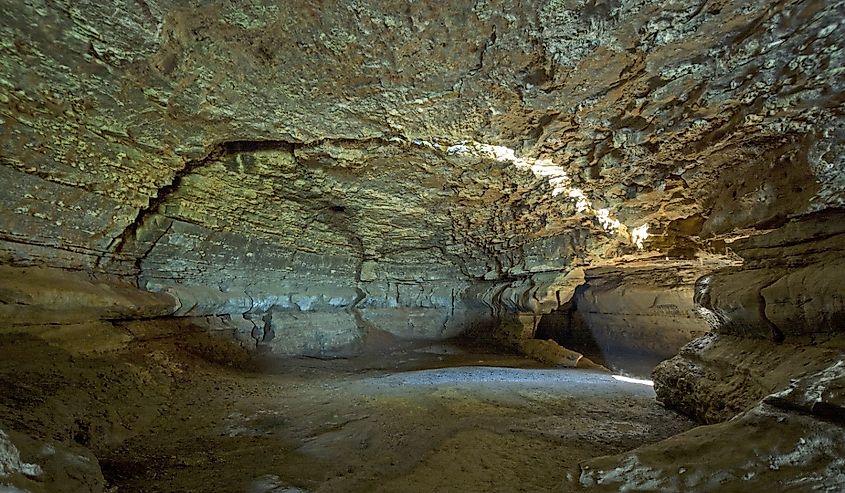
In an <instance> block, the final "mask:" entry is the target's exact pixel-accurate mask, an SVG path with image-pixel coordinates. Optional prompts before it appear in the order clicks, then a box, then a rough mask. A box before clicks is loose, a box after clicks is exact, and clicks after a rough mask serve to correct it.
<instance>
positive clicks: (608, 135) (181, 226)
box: [0, 0, 845, 314]
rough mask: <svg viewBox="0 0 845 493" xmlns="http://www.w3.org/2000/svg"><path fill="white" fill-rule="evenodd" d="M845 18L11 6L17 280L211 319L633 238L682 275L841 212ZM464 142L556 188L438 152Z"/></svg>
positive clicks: (471, 4) (10, 231)
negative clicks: (113, 288) (112, 291)
mask: <svg viewBox="0 0 845 493" xmlns="http://www.w3.org/2000/svg"><path fill="white" fill-rule="evenodd" d="M844 9H845V7H843V3H842V2H818V1H816V2H789V1H779V2H774V3H772V2H767V1H762V0H761V1H756V2H746V1H739V0H737V1H725V2H704V1H701V2H692V3H690V2H662V1H661V2H658V1H650V0H641V1H635V2H607V3H605V2H582V1H576V2H561V1H557V0H550V1H539V0H538V1H535V2H529V3H528V4H524V3H516V2H512V1H509V0H502V1H493V0H491V1H461V2H451V3H450V4H449V5H437V6H434V5H421V4H413V3H412V4H408V3H405V2H399V1H391V0H383V1H373V2H355V3H351V4H342V5H337V6H328V5H325V6H322V7H320V8H319V9H318V8H317V7H314V6H312V5H310V4H306V3H294V4H291V5H290V6H286V7H285V8H280V7H278V5H276V4H275V3H273V2H252V3H250V4H248V5H247V4H244V5H237V4H231V3H215V2H212V3H208V2H190V1H177V0H172V1H171V0H161V1H144V2H135V3H119V2H118V3H113V2H71V3H68V2H58V3H42V2H38V1H35V2H28V3H23V4H22V3H20V2H10V3H9V4H8V5H5V6H4V8H3V11H4V12H6V15H5V16H4V19H3V21H2V26H1V27H2V34H3V39H5V40H6V42H4V43H3V44H2V46H0V49H1V50H2V67H0V105H1V106H0V115H2V120H3V125H2V136H3V139H2V141H3V152H2V166H0V173H2V174H3V176H4V177H5V178H4V180H3V181H4V183H5V184H6V187H4V193H3V194H2V199H1V200H2V201H3V204H4V208H3V211H2V214H0V238H1V239H2V250H1V251H2V259H3V261H4V262H6V263H16V264H49V265H51V266H56V267H65V268H75V269H79V268H84V269H100V270H106V271H108V272H111V273H114V274H122V275H129V276H136V275H140V279H141V282H142V285H143V286H146V287H148V288H151V289H161V290H171V291H173V292H175V293H176V294H177V296H178V297H179V298H180V299H181V300H182V305H183V306H182V309H181V313H192V314H203V313H211V312H214V313H224V312H228V313H243V312H244V311H248V310H249V309H250V308H249V307H271V306H275V305H276V301H277V300H281V301H280V303H282V304H283V303H284V302H285V300H286V299H287V298H290V297H291V296H294V295H296V296H305V297H313V296H317V295H316V294H315V293H304V292H300V289H301V288H300V287H299V286H295V287H289V286H285V285H286V284H297V282H298V281H296V280H293V278H294V277H296V274H294V273H292V271H293V272H303V273H304V272H305V270H304V269H303V267H302V266H303V265H305V264H307V265H309V266H312V265H313V266H319V268H317V267H315V269H314V270H313V271H309V272H308V273H307V274H305V275H308V276H313V277H314V278H315V282H316V283H317V284H328V287H327V288H326V289H325V292H320V293H319V296H322V297H323V298H324V299H326V300H327V301H328V302H331V300H332V299H334V298H337V299H339V300H342V301H338V303H341V304H343V305H344V306H349V305H350V304H355V303H356V302H355V301H354V300H358V299H359V296H360V293H359V292H358V290H359V289H360V290H363V291H365V294H364V296H365V297H366V298H368V299H369V294H368V287H372V288H373V290H374V294H373V296H372V298H373V299H381V298H380V296H381V295H382V293H389V292H390V291H391V290H393V289H394V286H395V285H403V284H404V283H406V282H407V283H409V284H413V285H414V286H411V289H412V290H416V289H419V290H420V291H421V292H422V293H423V294H422V296H429V297H433V298H441V297H442V296H443V295H444V294H445V293H450V295H449V296H450V297H451V296H452V294H451V293H461V292H462V290H463V288H464V286H465V284H466V283H467V282H472V281H473V280H474V279H478V278H484V279H487V280H490V281H498V282H502V283H504V284H511V283H512V282H514V279H512V278H511V277H512V275H513V274H514V273H516V275H518V276H523V278H524V277H525V276H524V272H528V271H532V267H531V265H530V264H531V263H532V262H534V263H535V264H538V265H539V264H542V265H543V267H542V269H541V270H554V269H561V268H563V269H564V270H566V269H569V268H570V265H569V263H570V262H569V261H565V262H563V264H564V265H561V263H560V262H556V261H553V262H552V263H551V264H549V263H548V259H549V258H552V259H554V258H555V256H556V255H557V253H556V252H557V251H558V250H557V249H558V248H559V246H558V245H562V244H569V245H571V246H572V248H570V249H569V250H568V251H567V252H566V253H564V254H562V255H561V256H563V257H567V256H571V255H572V254H573V252H574V255H575V257H577V258H586V259H593V260H596V259H606V258H612V257H614V256H618V255H621V254H625V253H630V252H631V251H632V250H634V247H633V245H632V243H634V242H635V241H632V240H634V238H633V237H632V236H631V235H629V234H628V235H626V234H625V233H626V232H630V231H633V230H634V229H635V228H639V227H642V226H644V225H647V226H648V228H649V229H648V230H649V231H650V232H651V234H652V235H655V236H653V237H652V238H651V240H652V241H651V242H650V243H649V242H648V241H647V242H646V247H647V248H654V249H657V250H659V251H660V252H662V253H665V254H668V255H673V256H686V257H690V256H693V255H695V253H696V252H698V251H701V250H702V249H707V248H717V247H718V246H719V245H720V244H721V243H720V242H721V241H723V239H724V238H731V237H733V236H734V235H735V232H736V231H737V230H738V229H742V228H753V227H770V226H772V225H776V224H779V223H782V222H783V221H784V220H785V218H788V217H789V216H792V215H795V214H801V213H806V212H810V211H815V210H821V209H825V208H829V207H835V206H841V205H842V204H843V194H842V192H843V187H845V184H843V180H842V174H841V169H842V155H843V153H842V152H841V150H842V142H843V128H842V123H841V119H840V118H839V116H838V115H839V114H840V112H841V108H842V101H841V97H839V94H841V92H842V89H843V88H842V81H841V80H842V78H841V77H838V76H837V74H838V70H839V67H841V66H842V61H843V49H842V46H841V40H842V38H843V36H842V33H843V29H845V26H843V25H842V24H841V23H840V21H839V19H840V18H841V17H842V14H843V11H845V10H844ZM470 141H479V142H484V143H487V144H493V145H503V146H508V147H510V148H513V149H515V151H516V155H517V156H519V155H521V156H523V157H525V158H543V159H547V160H549V162H550V163H552V164H551V165H550V166H551V167H550V166H548V165H544V166H540V167H539V168H535V169H533V170H532V171H528V170H525V169H523V170H522V171H521V172H517V170H509V169H508V168H509V166H508V165H510V164H513V160H508V159H505V158H504V157H502V156H501V155H500V156H494V157H492V158H491V157H487V158H481V159H478V158H477V156H475V157H473V156H461V155H459V154H460V153H458V152H455V153H454V154H455V155H450V154H449V153H444V152H443V150H445V149H454V148H455V146H459V145H460V144H461V143H462V142H463V143H465V142H470ZM432 143H435V144H436V145H433V144H432ZM510 167H512V166H510ZM487 180H489V181H487ZM544 181H545V182H546V183H545V184H542V182H544ZM555 193H557V194H558V198H559V200H558V201H557V203H556V204H554V205H549V206H548V208H546V207H544V206H543V204H547V203H548V195H554V194H555ZM614 221H620V223H619V225H618V226H619V227H616V223H615V222H614ZM602 225H603V226H605V227H604V228H603V227H601V226H602ZM608 226H609V227H608ZM606 229H610V230H611V231H610V232H608V231H606ZM617 230H618V231H619V232H621V233H623V234H621V236H617V235H616V234H615V232H616V231H617ZM708 238H715V239H708ZM617 240H618V241H617ZM714 245H715V246H714ZM250 254H252V255H251V256H250ZM311 255H316V257H312V256H311ZM297 256H298V257H299V259H296V258H293V257H297ZM523 259H524V260H525V263H526V265H525V266H523V265H522V263H523ZM531 259H539V260H531ZM373 261H375V262H376V263H375V264H372V263H369V262H373ZM420 269H424V270H426V271H427V272H428V271H433V272H437V274H435V275H434V277H435V278H434V279H427V278H425V277H424V278H423V280H422V281H420V280H418V277H419V275H418V274H417V272H418V271H419V270H420ZM224 271H225V272H230V271H231V273H232V276H231V277H233V278H234V279H235V280H234V281H232V282H226V281H223V280H221V279H219V278H220V277H221V272H224ZM332 271H335V272H332ZM446 271H448V274H444V272H446ZM520 272H522V273H520ZM336 274H337V275H336ZM329 275H330V277H331V280H330V281H322V280H320V279H321V278H323V277H325V276H329ZM373 276H375V278H373ZM227 277H229V276H227ZM182 278H190V281H189V282H188V283H187V285H184V286H183V285H181V284H182ZM242 278H249V279H251V281H250V283H249V284H250V285H249V286H245V285H244V283H243V282H242ZM410 278H413V281H408V279H410ZM252 280H254V281H255V282H253V281H252ZM361 282H374V283H375V284H374V285H370V286H362V285H361ZM279 283H281V284H282V285H283V287H282V288H280V289H271V288H268V286H275V285H277V284H279ZM399 291H401V289H399ZM335 295H336V296H335ZM319 296H318V297H319ZM399 297H400V298H401V294H400V296H399ZM455 297H456V299H457V298H459V296H457V295H456V296H455ZM416 299H419V297H416ZM359 301H360V300H359ZM291 303H294V302H293V301H291ZM373 303H375V301H373ZM398 303H399V304H400V305H401V306H406V307H416V306H417V305H415V303H417V301H413V302H405V301H402V300H400V301H399V302H398ZM419 303H424V302H419ZM451 306H454V304H452V305H450V308H449V310H451V309H452V308H451ZM244 307H247V310H244ZM262 309H265V308H262ZM495 309H498V307H494V310H495Z"/></svg>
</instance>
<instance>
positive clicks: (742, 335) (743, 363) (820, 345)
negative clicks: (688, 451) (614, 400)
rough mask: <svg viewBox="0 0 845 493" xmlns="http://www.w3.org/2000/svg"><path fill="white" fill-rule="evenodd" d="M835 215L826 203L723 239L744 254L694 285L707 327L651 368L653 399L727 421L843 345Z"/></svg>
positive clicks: (844, 245) (844, 218)
mask: <svg viewBox="0 0 845 493" xmlns="http://www.w3.org/2000/svg"><path fill="white" fill-rule="evenodd" d="M843 228H845V214H844V213H843V212H842V211H836V210H829V211H825V212H820V213H816V214H812V215H808V216H805V217H802V218H799V219H795V220H793V221H791V222H789V223H788V224H786V225H784V226H782V227H781V228H778V229H775V230H773V231H771V232H769V233H766V234H762V235H757V236H752V237H749V238H746V239H742V240H737V241H735V242H733V243H732V244H731V248H732V249H734V250H735V251H736V252H737V253H738V254H739V255H741V256H742V257H743V259H744V260H745V262H744V263H743V265H742V266H741V267H733V268H730V269H724V270H719V271H716V272H714V273H712V274H709V275H707V276H704V277H702V278H701V279H699V280H698V282H697V284H696V294H695V298H696V302H697V304H698V307H699V310H700V311H701V313H702V315H703V317H704V318H705V319H707V320H708V321H709V322H710V323H711V326H712V330H713V332H714V333H713V334H711V335H708V336H707V337H705V338H703V339H699V340H697V341H694V342H693V343H691V344H690V345H688V346H686V347H685V348H684V349H683V350H682V351H681V353H680V354H679V355H678V356H677V357H675V358H673V359H671V360H669V361H667V362H665V363H663V364H662V365H661V366H659V367H658V368H657V369H656V370H655V373H654V379H655V390H656V391H657V395H658V398H659V399H661V400H662V401H663V402H664V403H666V404H667V405H668V406H671V407H675V408H677V409H680V410H682V411H684V412H686V413H688V414H690V415H692V416H696V417H697V418H699V419H702V420H704V421H707V422H717V421H721V420H725V419H728V418H730V417H732V416H733V415H735V414H736V413H738V412H740V411H742V410H745V409H747V408H749V407H750V406H751V405H753V404H754V403H755V402H756V401H758V400H759V399H761V398H763V397H764V396H765V395H767V394H769V393H771V392H774V391H777V390H781V389H783V388H784V387H785V386H787V385H788V384H789V383H790V381H791V379H793V378H798V377H800V376H802V375H805V374H806V373H807V372H811V371H813V370H820V369H821V368H823V367H825V366H827V365H828V364H829V363H830V362H831V361H833V360H835V359H836V358H837V357H838V355H840V354H841V352H842V351H843V350H845V342H843V341H845V338H843V333H845V304H843V299H845V297H844V296H845V293H843V290H842V286H843V285H845V271H844V270H843V269H842V268H841V267H842V259H843V253H845V234H843V232H845V229H843Z"/></svg>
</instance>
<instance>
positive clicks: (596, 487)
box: [578, 360, 845, 492]
mask: <svg viewBox="0 0 845 493" xmlns="http://www.w3.org/2000/svg"><path fill="white" fill-rule="evenodd" d="M843 368H845V366H843V361H842V360H838V361H836V362H835V363H833V364H832V365H830V366H828V367H827V368H824V369H823V370H821V371H819V372H816V373H813V374H811V375H808V376H806V377H804V378H802V379H799V380H798V381H796V382H794V383H793V384H792V385H790V386H789V387H788V388H787V389H785V390H783V391H781V392H778V393H775V394H772V395H770V396H768V397H767V398H766V399H765V400H764V402H762V403H760V404H758V405H756V406H755V407H753V408H752V409H750V410H748V411H746V412H743V413H742V414H739V415H738V416H737V417H736V418H734V419H732V420H730V421H727V422H724V423H721V424H717V425H712V426H703V427H699V428H695V429H692V430H690V431H687V432H685V433H682V434H680V435H677V436H674V437H672V438H670V439H668V440H666V441H664V442H661V443H660V444H657V445H656V446H646V447H642V448H639V449H635V450H634V451H632V452H629V453H626V454H621V455H619V456H613V457H605V458H600V459H595V460H593V461H590V462H588V463H587V464H585V465H582V467H581V474H580V477H579V479H578V482H579V483H580V485H581V486H582V487H586V490H587V491H620V490H628V491H637V490H646V491H666V492H669V491H702V492H705V491H769V490H771V491H808V492H809V491H813V492H835V491H840V490H841V489H842V485H843V484H845V459H843V454H845V428H843V425H845V421H843V416H845V401H843V393H842V389H843V379H844V378H845V377H843V375H845V373H843Z"/></svg>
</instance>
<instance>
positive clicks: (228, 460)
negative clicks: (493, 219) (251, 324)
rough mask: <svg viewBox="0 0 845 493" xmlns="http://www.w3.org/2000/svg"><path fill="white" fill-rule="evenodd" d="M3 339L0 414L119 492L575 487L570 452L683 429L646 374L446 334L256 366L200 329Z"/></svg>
mask: <svg viewBox="0 0 845 493" xmlns="http://www.w3.org/2000/svg"><path fill="white" fill-rule="evenodd" d="M0 350H2V351H3V354H4V355H6V356H7V357H6V358H4V359H3V361H2V362H0V396H1V397H0V425H2V426H10V427H11V428H12V429H17V430H19V431H24V432H27V433H30V434H35V435H41V436H43V437H44V438H46V439H54V440H64V441H69V440H72V441H74V442H76V443H79V444H82V445H85V446H87V447H89V448H91V449H92V450H93V451H94V453H95V454H96V456H97V457H98V459H99V460H100V464H101V466H102V469H103V472H104V475H105V477H106V479H107V481H108V482H109V485H110V486H111V487H112V491H118V492H159V491H161V492H187V491H197V492H205V491H215V492H229V491H231V492H255V493H258V492H271V491H272V492H295V491H308V492H335V491H337V492H434V491H439V492H452V491H454V492H468V491H472V492H482V491H490V492H508V491H567V488H568V486H566V485H565V484H564V480H565V478H566V477H567V475H575V476H576V477H577V474H578V463H579V461H583V460H586V459H589V458H592V457H596V456H601V455H607V454H614V453H618V452H621V451H624V450H627V449H631V448H634V447H637V446H639V445H642V444H645V443H652V442H655V441H658V440H661V439H663V438H666V437H668V436H670V435H673V434H676V433H679V432H681V431H684V430H686V429H689V428H691V427H692V426H693V423H692V422H690V421H688V420H686V419H684V418H683V417H681V416H679V415H677V414H675V413H673V412H671V411H668V410H665V409H663V408H662V407H661V406H660V405H658V404H657V403H656V402H655V401H654V393H653V391H652V389H651V387H649V386H646V385H640V384H633V383H625V382H620V381H617V380H615V379H613V378H612V376H610V375H608V374H604V373H599V372H593V371H586V370H570V369H554V368H543V367H539V366H538V365H537V364H536V363H535V362H533V361H530V360H526V359H524V358H522V357H519V356H513V355H501V354H493V353H491V352H489V350H486V349H485V348H477V347H475V348H473V347H467V346H463V345H454V344H436V345H416V346H408V345H401V344H400V345H393V346H392V347H390V348H383V349H382V350H380V351H378V352H370V353H368V354H367V355H365V356H363V357H359V358H354V359H345V360H329V361H324V360H316V359H307V358H298V359H289V360H283V361H278V360H274V361H272V362H261V363H259V362H256V361H254V360H253V359H251V358H250V357H249V356H247V355H246V353H245V352H242V351H240V350H239V349H235V348H234V346H233V345H231V344H228V343H224V342H221V341H219V340H216V339H214V338H211V337H208V336H205V335H202V334H194V335H191V336H190V337H180V338H161V339H155V340H149V341H145V342H141V343H132V344H131V345H130V346H129V347H127V348H122V349H119V350H112V351H106V352H102V353H98V354H96V355H91V354H88V355H79V354H73V353H72V352H69V351H66V350H64V349H61V348H59V347H57V346H55V345H47V344H46V343H44V342H43V341H42V340H40V339H35V338H29V337H26V336H20V335H18V336H13V335H4V336H2V337H0ZM33 355H38V356H37V357H34V356H33ZM224 361H225V362H226V363H227V364H225V365H224V364H221V363H222V362H224Z"/></svg>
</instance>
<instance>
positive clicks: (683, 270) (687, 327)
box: [535, 260, 709, 375]
mask: <svg viewBox="0 0 845 493" xmlns="http://www.w3.org/2000/svg"><path fill="white" fill-rule="evenodd" d="M639 264H640V265H639V266H638V265H637V263H636V262H634V263H631V264H628V265H627V266H625V267H601V268H593V269H588V270H587V271H586V273H585V279H584V283H583V284H582V285H580V286H578V288H577V289H576V291H575V293H574V295H573V296H572V299H571V301H570V302H569V303H567V304H565V305H563V306H562V307H560V308H559V309H558V310H556V311H554V312H551V313H549V314H547V315H544V316H543V317H542V319H541V320H540V322H539V324H538V326H537V331H536V334H535V337H538V338H541V339H553V340H555V341H557V342H559V343H560V344H561V345H563V346H566V347H568V348H572V349H576V350H578V351H581V352H584V353H585V354H587V355H589V356H590V357H591V358H593V359H596V360H597V361H601V362H602V364H605V365H607V366H608V367H611V368H613V369H615V370H620V371H626V372H629V373H638V374H641V375H647V374H648V373H650V372H651V369H652V368H653V367H654V366H655V365H656V364H657V363H658V362H660V361H662V360H664V359H667V358H670V357H672V356H674V355H675V354H677V353H678V350H679V349H680V348H681V347H682V346H683V345H684V344H686V343H688V342H689V341H691V340H692V339H695V338H696V337H698V336H701V335H703V334H704V333H705V332H707V330H708V329H709V327H708V326H707V323H706V322H705V321H704V319H703V318H702V317H701V315H700V314H699V313H698V311H697V310H696V309H695V307H694V305H693V286H694V280H695V279H696V278H697V277H698V276H700V275H701V273H702V272H706V271H707V269H708V267H705V266H704V265H700V264H699V263H698V262H695V263H691V262H688V261H681V260H675V261H671V262H670V261H665V262H663V263H662V264H657V265H655V264H654V263H648V262H643V261H640V262H639Z"/></svg>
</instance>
